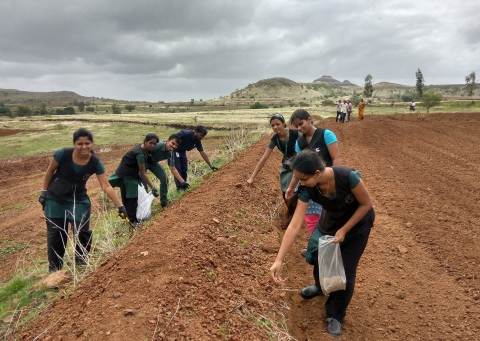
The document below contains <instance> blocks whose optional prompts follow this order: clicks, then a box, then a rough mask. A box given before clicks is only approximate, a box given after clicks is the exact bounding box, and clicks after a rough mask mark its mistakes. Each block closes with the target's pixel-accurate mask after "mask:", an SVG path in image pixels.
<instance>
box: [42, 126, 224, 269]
mask: <svg viewBox="0 0 480 341" xmlns="http://www.w3.org/2000/svg"><path fill="white" fill-rule="evenodd" d="M205 135H207V130H206V129H205V127H203V126H198V127H196V128H195V129H194V130H187V129H185V130H181V131H179V132H178V133H176V134H173V135H171V136H169V137H168V139H167V140H166V141H160V140H159V137H158V136H157V135H156V134H154V133H149V134H147V135H146V136H145V138H144V140H143V142H142V143H141V144H138V145H135V146H134V147H133V148H132V149H130V150H129V151H128V152H127V153H126V154H125V155H124V156H123V158H122V160H121V162H120V165H119V166H118V168H117V169H116V170H115V172H114V173H113V174H112V175H111V176H110V177H109V178H107V175H106V173H105V168H104V166H103V163H102V161H101V160H100V159H99V158H98V156H97V155H95V153H94V151H93V135H92V133H91V132H90V131H89V130H87V129H85V128H80V129H78V130H77V131H75V132H74V134H73V148H62V149H59V150H57V151H55V153H54V154H53V158H52V160H51V161H50V164H49V166H48V169H47V171H46V173H45V178H44V181H43V187H42V191H41V194H40V197H39V199H38V200H39V202H40V203H41V205H42V208H43V211H44V214H45V217H46V223H47V249H48V251H47V255H48V268H49V271H50V272H53V271H57V270H60V269H61V268H62V267H63V258H64V255H65V248H66V244H67V240H68V226H69V225H71V227H72V230H73V236H74V243H75V248H76V251H75V263H76V264H77V265H85V264H87V261H88V254H89V251H90V248H91V243H92V231H91V230H90V211H91V203H90V198H89V197H88V195H87V189H86V182H87V180H88V179H89V178H90V177H91V176H92V175H93V174H95V175H96V176H97V179H98V182H99V183H100V187H101V188H102V190H103V191H104V192H105V193H106V195H107V196H108V198H109V199H110V200H111V201H112V202H113V203H114V204H115V205H116V206H117V208H118V213H119V215H120V217H122V218H124V219H128V221H129V223H130V224H131V226H132V227H135V228H136V227H138V226H139V223H140V222H139V221H138V220H137V216H136V212H137V205H138V201H137V198H138V187H139V185H140V186H147V188H150V189H151V192H152V194H153V195H154V196H156V197H158V196H160V204H161V206H162V207H165V206H167V205H168V204H169V201H168V199H167V192H168V179H167V175H166V173H165V170H164V169H163V166H162V165H161V164H160V163H159V161H162V160H167V164H168V166H169V167H170V171H171V173H172V174H173V176H174V178H175V183H176V187H177V190H179V191H182V190H186V189H188V187H189V186H190V185H189V184H188V182H187V171H188V159H187V156H186V152H187V151H190V150H192V149H194V148H196V149H197V150H198V151H199V152H200V154H201V155H202V157H203V159H204V160H205V162H206V163H207V164H208V165H209V167H210V168H211V169H212V170H214V171H215V170H217V168H216V167H215V166H213V165H212V164H211V163H210V160H209V158H208V156H207V154H206V153H205V152H204V150H203V146H202V142H201V141H202V139H203V138H204V137H205ZM148 170H150V171H151V172H152V173H153V174H154V175H155V176H156V177H157V178H158V179H159V180H160V191H158V190H157V189H156V188H155V186H154V185H153V183H152V181H151V180H150V179H149V177H148V176H147V171H148ZM113 187H119V188H120V193H121V200H120V199H119V198H118V196H117V193H116V191H115V189H114V188H113Z"/></svg>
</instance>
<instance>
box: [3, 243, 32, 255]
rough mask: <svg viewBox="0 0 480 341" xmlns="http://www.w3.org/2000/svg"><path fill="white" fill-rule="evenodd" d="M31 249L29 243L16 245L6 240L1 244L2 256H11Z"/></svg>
mask: <svg viewBox="0 0 480 341" xmlns="http://www.w3.org/2000/svg"><path fill="white" fill-rule="evenodd" d="M28 247H30V244H28V243H14V242H11V241H9V240H4V241H2V243H1V244H0V255H10V254H13V253H17V252H19V251H22V250H25V249H27V248H28Z"/></svg>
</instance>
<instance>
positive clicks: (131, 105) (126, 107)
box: [125, 104, 135, 112]
mask: <svg viewBox="0 0 480 341" xmlns="http://www.w3.org/2000/svg"><path fill="white" fill-rule="evenodd" d="M125 110H127V111H128V112H132V111H133V110H135V105H134V104H126V105H125Z"/></svg>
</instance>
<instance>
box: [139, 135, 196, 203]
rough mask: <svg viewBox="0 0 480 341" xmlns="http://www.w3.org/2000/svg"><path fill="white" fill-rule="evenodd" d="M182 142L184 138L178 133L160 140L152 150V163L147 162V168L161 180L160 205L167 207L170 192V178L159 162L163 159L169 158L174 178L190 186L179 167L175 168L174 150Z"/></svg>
mask: <svg viewBox="0 0 480 341" xmlns="http://www.w3.org/2000/svg"><path fill="white" fill-rule="evenodd" d="M180 143H182V140H181V139H180V138H179V137H178V136H177V135H176V134H172V135H170V136H169V137H168V139H167V141H165V142H162V141H160V142H158V143H157V145H156V146H155V148H153V150H152V151H151V154H152V160H151V163H150V162H147V169H148V170H150V171H151V172H152V173H153V174H154V175H155V177H156V178H157V179H158V180H159V181H160V205H161V206H162V207H165V206H167V205H168V204H169V200H168V199H167V194H168V178H167V173H165V169H163V167H162V165H161V164H160V163H159V162H160V161H162V160H167V165H168V166H169V167H170V172H171V173H172V175H173V177H174V179H176V180H177V181H178V182H179V183H180V184H181V186H182V187H184V188H188V186H190V185H188V184H187V183H186V182H185V180H184V179H183V178H182V176H181V175H180V173H179V172H178V170H177V168H175V161H174V158H173V152H174V151H175V149H177V147H178V146H179V145H180Z"/></svg>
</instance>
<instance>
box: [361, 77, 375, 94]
mask: <svg viewBox="0 0 480 341" xmlns="http://www.w3.org/2000/svg"><path fill="white" fill-rule="evenodd" d="M363 95H364V96H365V97H367V99H368V98H370V97H372V95H373V85H372V75H367V77H365V86H364V88H363Z"/></svg>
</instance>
